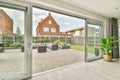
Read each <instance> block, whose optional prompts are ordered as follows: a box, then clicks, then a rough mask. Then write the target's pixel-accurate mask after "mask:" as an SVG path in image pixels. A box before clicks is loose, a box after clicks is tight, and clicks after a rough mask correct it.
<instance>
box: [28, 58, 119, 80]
mask: <svg viewBox="0 0 120 80" xmlns="http://www.w3.org/2000/svg"><path fill="white" fill-rule="evenodd" d="M29 80H120V60H116V61H114V62H105V61H104V60H103V59H101V60H97V61H93V62H80V63H77V64H74V65H72V66H68V67H65V68H63V69H58V70H55V71H51V72H47V73H44V74H41V75H37V76H34V77H32V78H31V79H29Z"/></svg>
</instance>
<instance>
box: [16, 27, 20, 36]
mask: <svg viewBox="0 0 120 80" xmlns="http://www.w3.org/2000/svg"><path fill="white" fill-rule="evenodd" d="M16 35H17V36H21V30H20V28H19V27H17V29H16Z"/></svg>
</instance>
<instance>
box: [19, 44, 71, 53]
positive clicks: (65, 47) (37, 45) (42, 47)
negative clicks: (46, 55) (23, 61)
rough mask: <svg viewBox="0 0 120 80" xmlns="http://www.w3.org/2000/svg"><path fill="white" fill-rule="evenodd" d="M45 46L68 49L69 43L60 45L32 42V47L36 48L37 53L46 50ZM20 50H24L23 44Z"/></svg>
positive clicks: (53, 48) (52, 48)
mask: <svg viewBox="0 0 120 80" xmlns="http://www.w3.org/2000/svg"><path fill="white" fill-rule="evenodd" d="M47 48H48V49H51V50H58V49H70V45H69V46H61V45H56V44H51V43H48V44H40V43H33V44H32V49H37V51H38V53H41V52H46V51H47ZM21 52H24V46H22V47H21Z"/></svg>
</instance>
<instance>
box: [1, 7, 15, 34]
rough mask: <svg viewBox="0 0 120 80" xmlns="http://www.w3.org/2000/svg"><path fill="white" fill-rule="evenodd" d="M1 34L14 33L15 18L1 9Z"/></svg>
mask: <svg viewBox="0 0 120 80" xmlns="http://www.w3.org/2000/svg"><path fill="white" fill-rule="evenodd" d="M0 34H3V35H13V20H12V19H11V18H10V17H9V15H8V14H6V13H5V12H4V11H3V10H1V9H0Z"/></svg>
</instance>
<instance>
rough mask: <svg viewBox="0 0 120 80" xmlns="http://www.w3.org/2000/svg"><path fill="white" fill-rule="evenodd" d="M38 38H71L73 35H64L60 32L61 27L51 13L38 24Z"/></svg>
mask: <svg viewBox="0 0 120 80" xmlns="http://www.w3.org/2000/svg"><path fill="white" fill-rule="evenodd" d="M36 36H37V37H40V36H71V35H69V34H62V33H61V32H60V26H59V25H58V24H57V22H56V21H55V20H54V18H53V17H52V15H51V13H49V14H48V16H47V17H46V18H45V19H44V20H42V21H41V22H40V23H38V26H37V28H36Z"/></svg>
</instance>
